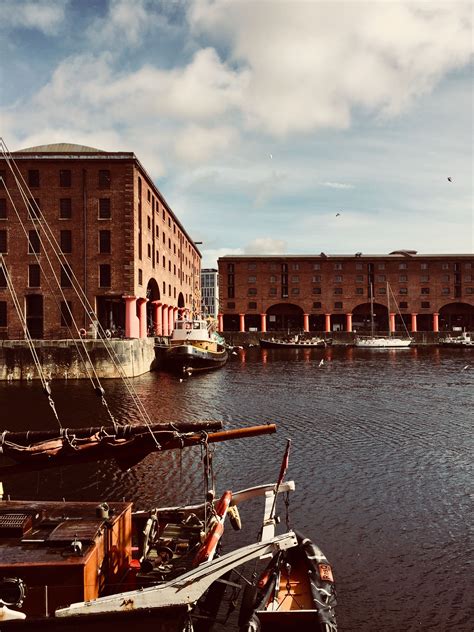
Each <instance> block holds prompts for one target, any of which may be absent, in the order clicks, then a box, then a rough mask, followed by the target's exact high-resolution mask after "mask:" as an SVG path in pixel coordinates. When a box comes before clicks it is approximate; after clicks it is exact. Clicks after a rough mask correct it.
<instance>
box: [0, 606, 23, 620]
mask: <svg viewBox="0 0 474 632" xmlns="http://www.w3.org/2000/svg"><path fill="white" fill-rule="evenodd" d="M13 619H26V614H25V613H24V612H17V611H16V610H11V609H10V608H7V606H3V605H0V621H13Z"/></svg>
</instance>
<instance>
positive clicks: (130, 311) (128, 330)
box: [123, 296, 139, 338]
mask: <svg viewBox="0 0 474 632" xmlns="http://www.w3.org/2000/svg"><path fill="white" fill-rule="evenodd" d="M123 300H124V301H125V337H126V338H138V336H139V329H138V321H137V308H136V305H137V298H136V296H124V297H123Z"/></svg>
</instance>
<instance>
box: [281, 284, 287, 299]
mask: <svg viewBox="0 0 474 632" xmlns="http://www.w3.org/2000/svg"><path fill="white" fill-rule="evenodd" d="M281 298H288V287H287V286H286V285H283V286H282V288H281Z"/></svg>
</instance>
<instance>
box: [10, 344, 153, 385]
mask: <svg viewBox="0 0 474 632" xmlns="http://www.w3.org/2000/svg"><path fill="white" fill-rule="evenodd" d="M76 342H77V347H76V344H75V343H74V341H73V340H35V341H34V347H35V349H36V353H37V355H38V359H39V362H40V365H41V367H42V370H43V372H44V374H45V375H46V376H48V377H49V376H50V377H51V378H54V379H78V378H79V379H81V378H88V377H89V375H88V374H87V372H86V367H85V365H84V362H83V360H82V359H81V355H80V354H79V352H78V349H79V350H80V352H81V354H82V356H83V357H84V358H85V357H87V356H86V354H85V352H84V349H83V346H82V344H83V343H84V346H85V349H86V350H87V354H88V356H89V357H90V360H91V362H92V364H93V366H94V369H95V372H96V373H97V376H98V377H99V378H118V377H121V375H120V373H119V370H118V368H117V367H116V366H115V365H114V362H113V361H112V360H111V357H110V353H109V349H110V352H112V350H113V352H114V354H115V355H114V357H115V358H116V360H117V363H120V365H121V367H122V369H123V373H124V374H125V375H126V376H127V377H137V376H138V375H142V374H143V373H147V372H148V371H150V370H151V369H153V368H154V364H155V362H156V361H155V339H154V338H139V339H127V340H109V341H108V342H107V347H108V348H106V347H105V345H104V343H103V342H102V341H101V340H84V341H76ZM90 370H91V369H90V365H89V371H90ZM29 379H39V374H38V370H37V368H36V365H35V363H34V361H33V356H32V353H31V350H30V348H29V346H28V344H27V342H26V341H25V340H0V380H29Z"/></svg>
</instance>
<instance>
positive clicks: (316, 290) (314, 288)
mask: <svg viewBox="0 0 474 632" xmlns="http://www.w3.org/2000/svg"><path fill="white" fill-rule="evenodd" d="M313 294H321V288H320V287H313Z"/></svg>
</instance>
